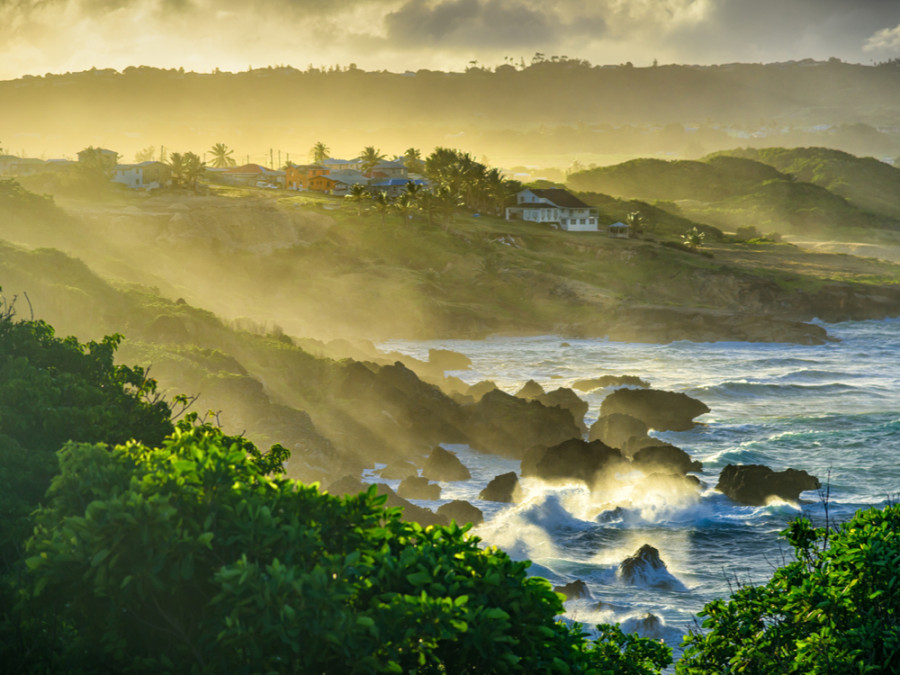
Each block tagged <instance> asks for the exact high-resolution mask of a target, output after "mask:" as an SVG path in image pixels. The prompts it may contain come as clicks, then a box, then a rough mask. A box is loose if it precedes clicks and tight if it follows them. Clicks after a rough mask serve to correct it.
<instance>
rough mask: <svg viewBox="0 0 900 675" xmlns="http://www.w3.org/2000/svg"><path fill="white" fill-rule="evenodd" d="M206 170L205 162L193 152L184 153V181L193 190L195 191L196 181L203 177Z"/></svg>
mask: <svg viewBox="0 0 900 675" xmlns="http://www.w3.org/2000/svg"><path fill="white" fill-rule="evenodd" d="M205 169H206V162H204V161H202V160H201V159H200V156H199V155H196V154H194V153H193V152H186V153H184V181H185V184H190V186H191V187H192V188H193V189H195V190H196V189H197V179H198V178H200V176H202V175H203V172H204V170H205Z"/></svg>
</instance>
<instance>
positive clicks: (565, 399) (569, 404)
mask: <svg viewBox="0 0 900 675" xmlns="http://www.w3.org/2000/svg"><path fill="white" fill-rule="evenodd" d="M535 400H536V401H538V402H539V403H542V404H544V405H545V406H547V407H548V408H550V407H554V408H562V409H563V410H568V411H569V412H570V413H572V420H573V421H574V422H575V424H576V426H577V427H578V428H579V429H580V430H581V432H582V433H584V432H586V431H587V426H586V425H585V423H584V415H585V413H587V411H588V404H587V401H582V400H581V398H579V397H578V394H576V393H575V392H574V391H572V390H571V389H566V388H565V387H560V388H559V389H554V390H553V391H548V392H547V393H546V394H541V395H540V396H537V397H535Z"/></svg>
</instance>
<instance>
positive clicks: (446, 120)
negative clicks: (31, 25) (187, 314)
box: [0, 59, 900, 167]
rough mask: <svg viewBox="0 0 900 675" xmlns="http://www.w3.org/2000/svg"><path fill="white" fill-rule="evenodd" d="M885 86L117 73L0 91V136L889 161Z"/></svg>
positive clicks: (779, 73) (833, 71)
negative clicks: (812, 149)
mask: <svg viewBox="0 0 900 675" xmlns="http://www.w3.org/2000/svg"><path fill="white" fill-rule="evenodd" d="M898 85H900V64H898V62H897V61H890V62H887V63H883V64H879V65H862V64H850V63H843V62H841V61H839V60H837V59H832V60H829V61H812V60H804V61H792V62H785V63H772V64H749V63H734V64H725V65H716V66H694V65H657V66H649V67H635V66H632V65H630V64H624V65H618V66H592V65H591V64H589V63H588V62H586V61H581V60H577V59H565V60H562V59H558V60H552V59H548V60H543V61H538V62H533V63H531V64H530V65H527V66H524V67H521V66H520V67H517V66H514V65H510V64H504V65H501V66H498V67H496V68H484V67H474V66H473V67H470V68H468V69H467V70H466V71H465V72H443V71H431V70H415V71H414V70H409V71H407V72H404V73H392V72H386V71H381V72H370V71H365V70H361V69H359V68H355V67H353V66H349V67H346V68H340V67H332V68H331V69H327V68H326V69H319V68H308V69H306V70H298V69H295V68H291V67H270V68H262V69H253V70H248V71H244V72H236V73H230V72H216V73H195V72H186V71H183V70H181V69H179V70H162V69H157V68H151V67H131V68H126V69H125V70H124V71H122V72H117V71H115V70H109V69H107V70H91V71H84V72H79V73H67V74H63V75H54V74H47V75H44V76H29V77H23V78H20V79H17V80H8V81H4V82H0V100H3V102H4V105H3V106H2V109H0V129H2V130H3V135H2V137H0V140H2V142H3V145H4V147H6V148H7V149H9V150H12V151H15V152H19V151H20V150H24V151H25V153H27V154H29V155H31V156H40V155H41V154H42V153H57V152H59V149H60V148H63V149H69V150H68V151H69V152H75V151H77V150H78V149H80V148H83V147H84V146H85V144H94V145H102V146H104V147H118V148H121V151H122V152H123V154H124V155H125V156H126V158H127V157H128V156H129V154H130V153H132V152H134V151H136V150H137V149H140V148H143V147H146V146H148V145H159V144H166V145H168V146H171V147H176V146H177V147H183V148H190V147H196V148H197V149H200V148H204V147H209V146H210V145H212V144H213V143H216V142H225V143H227V144H229V145H230V146H232V147H237V148H238V151H239V152H245V151H244V150H243V149H242V148H243V147H244V146H246V148H247V150H246V151H248V152H249V151H251V150H252V152H251V154H253V153H258V152H263V151H267V150H268V149H269V148H273V147H274V148H280V149H283V150H285V151H286V152H288V151H292V150H293V151H294V153H295V154H296V155H297V157H298V159H299V158H300V156H301V155H305V153H306V150H307V149H308V148H309V147H311V146H312V145H313V144H314V143H316V142H317V141H320V140H324V141H325V142H327V143H329V144H330V145H331V146H332V148H334V150H335V152H336V153H337V154H341V153H344V154H346V153H347V152H351V151H353V150H354V149H355V148H358V147H361V146H362V145H368V144H377V145H379V146H381V147H384V146H392V147H394V146H402V147H410V146H414V147H426V148H429V147H435V146H450V147H457V148H459V149H462V150H466V151H469V152H476V153H479V155H480V154H486V155H487V156H488V157H490V158H491V159H492V160H493V163H495V164H500V163H501V161H502V162H504V163H506V164H510V163H513V162H516V161H521V162H528V161H529V160H531V161H532V162H533V163H537V164H542V165H553V166H560V167H564V166H567V165H568V164H569V163H571V162H572V161H574V160H575V159H581V160H582V161H584V160H585V159H589V158H590V157H592V156H594V155H616V156H617V159H619V160H620V159H622V158H623V157H628V156H650V155H661V156H666V157H682V158H695V157H700V156H703V155H705V154H708V153H710V152H714V151H717V150H724V149H730V148H734V147H771V146H776V145H777V146H786V147H794V146H812V145H816V146H827V147H833V148H838V149H841V150H845V151H847V152H851V153H853V154H856V155H875V156H878V157H882V156H891V157H892V156H896V155H898V154H900V125H898V123H897V120H898V119H900V86H898ZM338 142H340V143H341V144H345V145H346V148H345V147H344V146H343V145H340V146H338ZM600 163H602V162H600Z"/></svg>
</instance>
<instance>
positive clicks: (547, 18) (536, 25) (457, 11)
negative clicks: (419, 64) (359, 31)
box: [385, 0, 606, 49]
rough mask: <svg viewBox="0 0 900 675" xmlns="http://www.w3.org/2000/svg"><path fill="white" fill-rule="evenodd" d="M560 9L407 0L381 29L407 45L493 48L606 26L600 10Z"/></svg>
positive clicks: (504, 0)
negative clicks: (568, 12) (572, 12)
mask: <svg viewBox="0 0 900 675" xmlns="http://www.w3.org/2000/svg"><path fill="white" fill-rule="evenodd" d="M560 10H561V8H560V5H559V4H556V5H554V4H553V3H539V4H533V3H529V2H523V1H515V0H409V1H408V2H406V3H404V4H403V5H402V6H401V7H399V8H398V9H397V10H396V11H394V12H391V13H390V14H388V15H387V16H386V17H385V28H386V31H387V37H388V40H390V41H392V42H395V43H397V44H401V45H405V46H413V47H414V46H427V45H435V43H437V45H438V46H440V47H442V48H450V47H454V46H459V47H469V48H471V47H483V48H485V49H492V48H495V47H500V48H505V47H521V48H527V47H535V46H540V45H543V44H553V43H558V42H559V41H560V39H561V37H562V36H563V35H565V34H566V33H569V34H571V33H572V32H573V31H574V32H575V33H577V34H583V33H584V32H585V31H586V30H590V31H593V32H594V33H595V34H600V33H602V32H603V30H604V29H605V27H606V24H605V22H604V20H603V18H602V16H600V15H597V14H592V15H589V16H584V15H582V16H571V17H568V18H567V17H566V16H565V12H563V11H560ZM571 19H575V20H576V21H575V22H574V23H573V22H572V21H571ZM579 19H580V21H579Z"/></svg>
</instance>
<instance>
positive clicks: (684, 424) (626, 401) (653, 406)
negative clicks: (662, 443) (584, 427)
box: [600, 389, 709, 431]
mask: <svg viewBox="0 0 900 675" xmlns="http://www.w3.org/2000/svg"><path fill="white" fill-rule="evenodd" d="M708 412H709V408H708V407H706V405H705V404H704V403H703V402H702V401H698V400H697V399H695V398H691V397H690V396H688V395H687V394H682V393H676V392H672V391H662V390H659V389H616V390H615V391H614V392H613V393H611V394H610V395H609V396H607V397H606V398H605V399H603V403H601V404H600V415H601V417H603V416H606V415H611V414H613V413H624V414H626V415H631V416H632V417H636V418H638V419H639V420H641V421H642V422H644V423H645V424H646V425H647V426H648V427H650V428H651V429H658V430H659V431H686V430H687V429H691V428H693V426H694V418H695V417H697V416H698V415H702V414H704V413H708Z"/></svg>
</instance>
